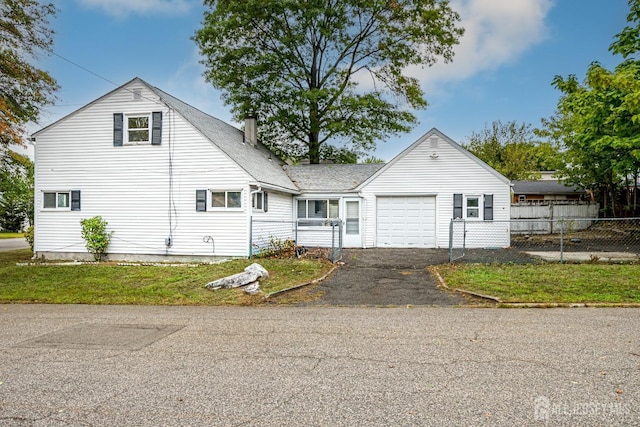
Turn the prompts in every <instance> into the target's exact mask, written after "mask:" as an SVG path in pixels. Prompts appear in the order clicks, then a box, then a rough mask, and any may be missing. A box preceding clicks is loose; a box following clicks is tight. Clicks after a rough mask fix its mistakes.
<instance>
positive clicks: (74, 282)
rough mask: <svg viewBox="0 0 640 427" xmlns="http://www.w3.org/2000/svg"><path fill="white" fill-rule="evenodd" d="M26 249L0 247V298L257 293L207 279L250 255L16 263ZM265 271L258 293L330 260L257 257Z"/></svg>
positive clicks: (151, 298) (180, 300)
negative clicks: (212, 286) (183, 261)
mask: <svg viewBox="0 0 640 427" xmlns="http://www.w3.org/2000/svg"><path fill="white" fill-rule="evenodd" d="M30 258H31V251H30V250H28V249H23V250H16V251H8V252H0V303H51V304H139V305H252V304H257V303H259V302H260V301H261V297H260V296H253V297H252V296H249V295H246V294H245V293H244V292H243V291H242V290H240V289H221V290H217V291H211V290H208V289H205V288H204V285H205V284H206V283H208V282H210V281H213V280H216V279H219V278H221V277H225V276H228V275H231V274H235V273H238V272H241V271H242V270H243V269H244V268H245V267H246V266H247V265H249V264H251V263H252V262H255V260H248V259H241V260H233V261H229V262H225V263H222V264H215V265H199V266H197V267H188V266H184V267H153V266H117V265H113V264H111V265H109V264H104V265H103V264H100V265H76V266H53V265H39V266H16V263H17V262H24V261H29V260H30ZM258 262H259V263H260V264H261V265H262V266H263V267H265V268H266V269H267V270H268V271H269V278H268V279H266V280H263V281H261V284H260V287H261V289H262V291H263V292H264V293H269V292H274V291H277V290H281V289H285V288H287V287H290V286H294V285H297V284H300V283H303V282H307V281H310V280H312V279H314V278H317V277H320V276H321V275H323V274H325V273H326V272H327V271H329V269H331V264H329V263H328V262H326V261H320V260H316V259H260V260H258Z"/></svg>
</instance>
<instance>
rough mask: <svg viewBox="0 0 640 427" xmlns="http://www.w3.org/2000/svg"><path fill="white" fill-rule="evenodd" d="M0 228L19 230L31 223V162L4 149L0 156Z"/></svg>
mask: <svg viewBox="0 0 640 427" xmlns="http://www.w3.org/2000/svg"><path fill="white" fill-rule="evenodd" d="M0 189H2V190H1V191H2V192H1V193H0V229H3V230H7V231H20V230H21V229H22V226H23V225H24V222H25V219H28V220H29V223H30V224H33V162H32V161H31V160H30V159H29V158H28V157H26V156H23V155H21V154H18V153H16V152H15V151H12V150H6V151H5V152H4V154H3V155H2V156H1V157H0Z"/></svg>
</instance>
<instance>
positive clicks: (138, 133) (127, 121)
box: [113, 111, 162, 147]
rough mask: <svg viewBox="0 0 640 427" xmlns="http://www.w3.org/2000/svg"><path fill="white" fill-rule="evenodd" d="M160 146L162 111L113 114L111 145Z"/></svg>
mask: <svg viewBox="0 0 640 427" xmlns="http://www.w3.org/2000/svg"><path fill="white" fill-rule="evenodd" d="M148 144H151V145H160V144H162V111H154V112H153V113H136V114H124V113H114V114H113V145H114V147H120V146H122V145H148Z"/></svg>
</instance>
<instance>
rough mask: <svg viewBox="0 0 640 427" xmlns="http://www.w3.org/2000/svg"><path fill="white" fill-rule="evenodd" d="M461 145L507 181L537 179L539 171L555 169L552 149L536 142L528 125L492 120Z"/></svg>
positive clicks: (555, 156) (555, 159)
mask: <svg viewBox="0 0 640 427" xmlns="http://www.w3.org/2000/svg"><path fill="white" fill-rule="evenodd" d="M463 146H464V147H465V148H466V149H467V150H469V151H470V152H471V153H473V154H475V155H476V156H477V157H478V158H480V159H482V160H483V161H484V162H485V163H487V164H488V165H489V166H491V167H492V168H494V169H495V170H497V171H498V172H500V173H501V174H502V175H504V176H505V177H507V178H508V179H510V180H527V179H539V178H540V172H539V171H542V170H555V169H556V168H557V167H558V166H559V165H558V162H559V154H558V152H557V150H556V149H555V147H554V146H553V145H551V144H550V143H546V142H539V141H537V140H536V136H535V134H534V132H533V130H532V129H531V125H529V124H525V123H518V122H516V121H511V122H506V123H503V122H502V121H500V120H496V121H493V122H492V123H491V125H489V126H485V128H484V129H483V130H481V131H480V132H472V134H471V136H470V137H468V141H467V142H466V143H464V144H463Z"/></svg>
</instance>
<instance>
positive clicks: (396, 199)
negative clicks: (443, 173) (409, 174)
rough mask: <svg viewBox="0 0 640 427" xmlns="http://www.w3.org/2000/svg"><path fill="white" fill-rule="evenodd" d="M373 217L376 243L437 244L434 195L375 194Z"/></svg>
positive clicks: (384, 244) (396, 246) (417, 245)
mask: <svg viewBox="0 0 640 427" xmlns="http://www.w3.org/2000/svg"><path fill="white" fill-rule="evenodd" d="M376 219H377V220H376V224H377V241H378V242H377V243H378V247H390V248H410V247H417V248H435V247H436V198H435V197H434V196H385V197H377V198H376Z"/></svg>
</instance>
